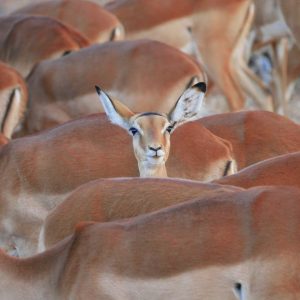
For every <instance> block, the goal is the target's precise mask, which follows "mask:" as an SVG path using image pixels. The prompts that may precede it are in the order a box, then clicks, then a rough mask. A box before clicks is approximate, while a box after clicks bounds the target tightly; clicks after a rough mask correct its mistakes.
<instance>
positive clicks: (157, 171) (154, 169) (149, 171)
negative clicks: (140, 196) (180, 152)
mask: <svg viewBox="0 0 300 300" xmlns="http://www.w3.org/2000/svg"><path fill="white" fill-rule="evenodd" d="M138 166H139V171H140V177H168V175H167V170H166V165H165V164H164V163H163V164H149V163H143V162H142V163H140V162H139V163H138Z"/></svg>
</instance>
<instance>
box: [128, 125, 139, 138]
mask: <svg viewBox="0 0 300 300" xmlns="http://www.w3.org/2000/svg"><path fill="white" fill-rule="evenodd" d="M129 131H130V132H131V134H132V135H133V136H134V135H135V134H136V133H138V130H137V129H136V128H134V127H131V128H129Z"/></svg>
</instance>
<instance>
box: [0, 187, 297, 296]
mask: <svg viewBox="0 0 300 300" xmlns="http://www.w3.org/2000/svg"><path fill="white" fill-rule="evenodd" d="M299 200H300V191H299V189H293V188H286V187H258V188H253V189H250V190H246V191H240V192H235V193H230V192H229V193H224V194H221V195H217V196H213V197H207V198H206V199H201V200H198V199H195V200H192V201H188V202H185V203H182V204H179V205H176V206H173V207H169V208H166V209H162V210H160V211H157V212H154V213H150V214H147V215H143V216H140V217H137V218H133V219H129V220H127V221H122V222H110V223H107V224H99V223H98V224H94V225H93V224H90V223H89V224H87V225H86V226H84V225H81V226H80V227H78V230H77V231H76V233H75V234H74V235H73V236H72V237H69V238H67V239H66V240H64V241H63V242H62V243H60V244H59V245H57V246H56V247H54V248H52V249H50V250H49V251H47V252H44V253H42V254H40V255H37V256H34V257H32V258H30V259H25V260H16V259H12V258H10V257H7V256H5V254H3V253H1V255H0V265H1V269H0V271H1V272H0V279H1V280H0V284H1V288H0V293H1V294H0V297H1V298H2V299H7V300H10V299H13V300H19V299H22V300H27V299H28V300H29V299H30V300H39V299H43V300H50V299H51V300H54V299H55V300H62V299H74V300H79V299H87V298H89V299H110V300H114V299H131V300H137V299H138V300H139V299H152V300H153V299H160V300H163V299H175V300H177V299H191V300H196V299H210V300H219V299H224V300H234V299H239V297H238V293H242V294H243V295H246V297H248V298H249V299H265V300H281V299H296V298H297V297H298V296H299V289H300V287H299V281H298V274H299V267H300V266H299V247H300V245H299V240H300V233H299V230H298V229H299V226H300V224H299V222H300V205H299V203H300V201H299ZM212 279H213V280H212ZM11 282H13V283H14V288H9V287H10V286H11ZM237 286H239V288H237ZM235 292H236V295H235V294H234V293H235Z"/></svg>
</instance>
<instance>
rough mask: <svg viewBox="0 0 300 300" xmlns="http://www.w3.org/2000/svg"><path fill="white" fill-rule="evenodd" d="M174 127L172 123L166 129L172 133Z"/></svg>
mask: <svg viewBox="0 0 300 300" xmlns="http://www.w3.org/2000/svg"><path fill="white" fill-rule="evenodd" d="M173 128H174V126H173V125H170V126H168V127H167V129H166V131H167V132H169V133H171V132H172V130H173Z"/></svg>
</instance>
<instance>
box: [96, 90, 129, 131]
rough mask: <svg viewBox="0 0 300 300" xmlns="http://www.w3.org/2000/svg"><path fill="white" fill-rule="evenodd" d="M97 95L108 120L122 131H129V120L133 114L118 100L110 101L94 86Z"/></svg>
mask: <svg viewBox="0 0 300 300" xmlns="http://www.w3.org/2000/svg"><path fill="white" fill-rule="evenodd" d="M95 88H96V91H97V94H98V95H99V98H100V101H101V103H102V106H103V108H104V111H105V113H106V115H107V117H108V118H109V120H110V121H111V122H112V123H113V124H116V125H119V126H120V127H122V128H124V129H129V127H130V126H129V119H130V118H131V117H132V116H133V115H134V113H133V112H132V111H131V110H130V109H129V108H128V107H127V106H126V105H124V104H123V103H121V102H120V101H118V100H112V99H111V98H110V97H109V96H108V95H107V94H106V93H104V92H103V91H102V90H101V89H100V87H99V86H97V85H96V86H95Z"/></svg>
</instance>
